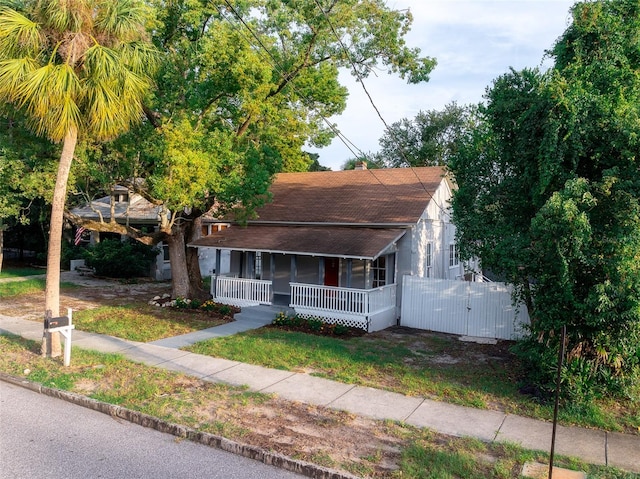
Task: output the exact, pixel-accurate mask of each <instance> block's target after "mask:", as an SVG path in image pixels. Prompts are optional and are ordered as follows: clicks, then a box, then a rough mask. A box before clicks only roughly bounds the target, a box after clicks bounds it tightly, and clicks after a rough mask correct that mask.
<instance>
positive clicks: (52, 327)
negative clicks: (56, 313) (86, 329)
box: [44, 308, 75, 366]
mask: <svg viewBox="0 0 640 479" xmlns="http://www.w3.org/2000/svg"><path fill="white" fill-rule="evenodd" d="M71 313H72V312H71V308H68V309H67V316H60V317H59V318H45V320H44V329H45V331H46V332H47V333H60V334H62V335H63V336H64V365H65V366H69V364H70V363H71V331H73V330H74V329H75V326H74V325H73V323H72V317H71Z"/></svg>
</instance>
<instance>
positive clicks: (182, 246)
mask: <svg viewBox="0 0 640 479" xmlns="http://www.w3.org/2000/svg"><path fill="white" fill-rule="evenodd" d="M201 224H202V220H201V219H200V218H196V219H195V220H194V221H190V222H188V223H187V224H186V225H185V226H174V227H173V229H172V231H171V235H170V236H169V237H168V238H167V244H168V246H169V261H170V263H171V297H172V298H188V299H198V300H200V301H204V300H206V299H209V298H210V297H211V295H210V294H209V293H208V292H207V291H205V290H204V289H203V287H202V274H201V273H200V262H199V259H198V250H197V249H196V248H187V242H190V241H193V240H194V239H197V238H199V237H200V226H201Z"/></svg>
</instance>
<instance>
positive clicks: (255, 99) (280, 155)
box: [90, 0, 434, 298]
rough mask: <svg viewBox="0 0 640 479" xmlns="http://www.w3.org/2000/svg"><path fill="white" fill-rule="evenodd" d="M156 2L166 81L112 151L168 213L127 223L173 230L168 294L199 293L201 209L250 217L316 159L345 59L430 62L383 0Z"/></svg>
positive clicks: (152, 238)
mask: <svg viewBox="0 0 640 479" xmlns="http://www.w3.org/2000/svg"><path fill="white" fill-rule="evenodd" d="M153 4H154V5H155V6H156V9H157V22H156V24H155V25H154V26H153V38H154V42H155V43H156V45H157V46H158V49H159V50H162V51H163V52H164V61H163V63H162V68H161V70H160V72H159V75H158V80H157V84H158V89H157V91H156V94H155V97H154V98H153V101H151V102H150V103H149V105H148V108H147V109H146V113H147V119H148V122H147V123H146V124H145V125H144V126H143V127H141V128H140V129H138V130H137V131H136V132H135V133H134V134H132V135H130V136H129V137H128V138H126V139H123V140H122V141H119V142H117V143H114V144H112V145H110V154H111V157H112V159H113V162H114V164H115V163H117V164H120V165H122V168H121V171H123V172H129V173H127V174H130V173H131V172H135V173H136V176H140V177H144V178H145V179H146V181H145V182H144V185H143V184H142V183H135V184H134V183H131V186H132V187H134V188H136V189H137V191H139V192H140V193H141V194H142V195H144V196H145V197H146V198H148V199H149V200H150V201H152V202H154V203H155V204H158V205H162V207H163V208H164V209H165V211H167V212H171V215H169V214H167V215H166V216H165V217H163V218H162V221H161V225H160V229H159V231H158V232H156V233H154V234H153V235H145V234H143V233H142V232H139V231H133V230H132V229H131V228H123V229H122V231H123V232H126V233H127V234H129V235H131V236H134V237H136V238H138V239H139V240H140V241H145V242H150V243H153V242H156V241H160V240H161V241H166V242H167V244H168V246H169V251H170V260H171V270H172V295H173V296H174V297H189V298H195V297H198V296H200V295H202V294H203V292H202V291H201V288H200V286H201V275H200V271H199V267H198V262H197V252H196V251H195V250H194V249H193V248H187V247H186V245H187V244H188V243H189V241H191V240H192V239H194V238H196V237H197V236H198V235H199V234H200V227H199V224H200V223H199V222H200V221H201V218H202V215H203V214H204V213H206V212H208V211H210V210H211V208H212V207H213V206H214V205H215V206H216V211H215V212H216V214H221V213H224V212H225V211H230V210H233V211H234V215H235V217H236V218H238V219H240V220H242V219H243V218H245V219H246V218H248V217H250V216H251V215H252V214H253V213H252V212H253V210H254V209H255V207H256V206H258V205H260V204H261V203H263V202H264V201H266V200H267V199H268V194H267V192H268V187H269V185H270V182H271V179H272V177H273V175H274V174H275V173H276V172H278V171H307V170H308V169H309V167H310V166H311V164H312V160H311V158H310V157H309V155H308V154H307V153H306V152H305V151H304V147H305V145H307V144H310V145H313V146H324V145H327V144H328V143H329V141H330V139H331V137H332V135H333V132H332V131H331V128H329V127H328V126H326V124H325V118H329V117H331V116H333V115H336V114H339V113H341V112H342V111H343V109H344V107H345V100H346V97H347V89H346V88H345V87H344V86H342V85H341V84H340V83H339V81H338V72H339V69H340V68H343V67H346V68H350V69H351V68H354V67H355V68H356V70H357V71H358V74H359V75H361V76H363V77H365V76H367V75H368V74H369V73H370V72H371V71H373V69H374V68H375V67H377V66H383V67H386V68H387V69H388V70H389V72H390V73H395V74H398V75H400V76H402V77H404V78H406V79H407V80H408V81H411V82H419V81H424V80H426V79H427V78H428V74H429V72H430V71H431V69H432V68H433V66H434V61H433V60H432V59H430V58H422V57H420V56H419V52H418V51H417V50H415V49H411V48H408V47H407V46H406V45H405V42H404V35H405V33H406V32H407V30H408V28H409V25H410V23H411V15H410V13H409V12H406V11H404V12H399V11H393V10H391V9H389V8H388V7H387V6H386V5H385V3H384V2H383V1H381V0H341V1H335V0H331V1H327V0H294V1H280V0H275V1H268V2H263V1H258V0H249V1H245V2H227V1H221V2H208V1H188V2H187V1H180V0H176V1H172V2H153ZM125 140H126V141H125ZM122 176H125V175H124V174H123V175H122ZM122 179H123V180H124V179H126V178H122ZM90 227H91V228H95V229H100V228H101V225H98V224H93V225H90ZM103 227H106V226H105V225H103Z"/></svg>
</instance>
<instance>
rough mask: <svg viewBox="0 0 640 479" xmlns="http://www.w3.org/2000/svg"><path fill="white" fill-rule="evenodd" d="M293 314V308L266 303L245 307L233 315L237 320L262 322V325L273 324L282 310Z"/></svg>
mask: <svg viewBox="0 0 640 479" xmlns="http://www.w3.org/2000/svg"><path fill="white" fill-rule="evenodd" d="M282 311H284V312H286V313H287V314H293V313H294V311H293V309H291V308H289V307H287V306H274V305H271V306H270V305H264V304H261V305H259V306H249V307H243V308H242V309H241V311H240V312H239V313H236V314H235V315H234V316H233V319H235V320H236V321H246V322H254V323H260V324H262V325H266V324H271V322H272V321H273V320H274V318H275V317H276V316H277V315H278V313H280V312H282Z"/></svg>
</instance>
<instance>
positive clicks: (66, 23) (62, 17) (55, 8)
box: [39, 0, 94, 32]
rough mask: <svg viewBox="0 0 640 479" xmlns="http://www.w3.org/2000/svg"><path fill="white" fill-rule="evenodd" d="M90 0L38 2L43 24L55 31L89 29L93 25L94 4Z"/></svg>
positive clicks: (49, 0) (48, 0)
mask: <svg viewBox="0 0 640 479" xmlns="http://www.w3.org/2000/svg"><path fill="white" fill-rule="evenodd" d="M93 3H94V2H93V1H91V0H73V1H69V0H47V1H45V2H40V8H41V11H40V13H39V15H40V17H41V19H42V21H43V22H44V24H45V25H46V26H47V27H49V28H51V29H53V30H55V31H57V32H79V31H81V30H85V31H89V30H91V28H92V27H93V12H94V5H93Z"/></svg>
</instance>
